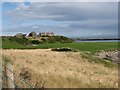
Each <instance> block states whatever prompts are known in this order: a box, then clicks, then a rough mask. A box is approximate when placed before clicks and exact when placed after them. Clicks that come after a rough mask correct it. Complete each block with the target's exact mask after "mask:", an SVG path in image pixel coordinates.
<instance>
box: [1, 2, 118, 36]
mask: <svg viewBox="0 0 120 90" xmlns="http://www.w3.org/2000/svg"><path fill="white" fill-rule="evenodd" d="M2 17H3V18H2V23H3V28H2V30H3V31H2V33H3V35H14V34H16V33H19V32H21V33H28V32H31V31H36V32H44V31H45V32H47V31H50V32H54V33H56V34H61V35H65V36H68V37H117V35H118V3H117V2H89V3H88V2H74V3H73V2H69V3H65V2H56V3H54V2H48V3H45V2H32V3H30V2H25V3H23V2H21V3H20V2H19V3H15V2H12V3H10V2H4V3H2Z"/></svg>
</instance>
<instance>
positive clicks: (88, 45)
mask: <svg viewBox="0 0 120 90" xmlns="http://www.w3.org/2000/svg"><path fill="white" fill-rule="evenodd" d="M61 47H69V48H73V49H78V50H80V51H90V52H92V53H94V52H96V51H98V50H115V49H118V43H117V42H94V43H93V42H84V43H78V42H74V43H53V44H50V43H47V44H41V45H39V46H37V47H36V48H61Z"/></svg>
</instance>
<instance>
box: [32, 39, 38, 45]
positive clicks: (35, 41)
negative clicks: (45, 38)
mask: <svg viewBox="0 0 120 90" xmlns="http://www.w3.org/2000/svg"><path fill="white" fill-rule="evenodd" d="M32 44H40V41H39V40H32Z"/></svg>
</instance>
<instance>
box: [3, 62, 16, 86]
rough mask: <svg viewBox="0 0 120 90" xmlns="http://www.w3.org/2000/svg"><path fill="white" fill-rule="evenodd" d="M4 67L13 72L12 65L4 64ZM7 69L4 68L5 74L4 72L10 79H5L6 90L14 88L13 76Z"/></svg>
mask: <svg viewBox="0 0 120 90" xmlns="http://www.w3.org/2000/svg"><path fill="white" fill-rule="evenodd" d="M6 67H7V68H9V69H10V70H11V71H13V66H12V64H10V63H7V64H6ZM7 68H5V72H6V74H7V76H8V77H10V78H7V85H8V88H15V86H14V75H13V73H12V72H11V71H10V70H8V69H7Z"/></svg>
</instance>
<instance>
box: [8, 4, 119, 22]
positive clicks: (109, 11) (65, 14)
mask: <svg viewBox="0 0 120 90" xmlns="http://www.w3.org/2000/svg"><path fill="white" fill-rule="evenodd" d="M16 9H17V10H13V11H12V12H11V13H9V15H10V16H13V17H20V18H28V19H29V18H33V19H51V20H58V21H77V20H84V19H91V18H100V19H101V18H103V19H106V18H107V19H108V18H116V17H117V14H116V13H117V3H105V2H104V3H52V2H51V3H35V2H34V3H31V6H25V4H23V3H22V4H21V3H20V5H18V7H17V8H16Z"/></svg>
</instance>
